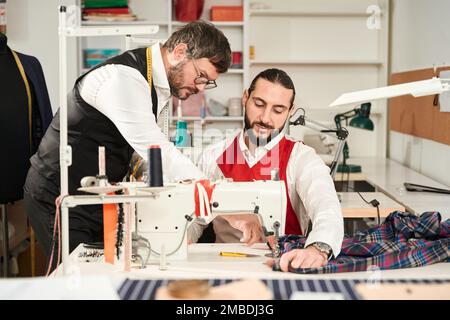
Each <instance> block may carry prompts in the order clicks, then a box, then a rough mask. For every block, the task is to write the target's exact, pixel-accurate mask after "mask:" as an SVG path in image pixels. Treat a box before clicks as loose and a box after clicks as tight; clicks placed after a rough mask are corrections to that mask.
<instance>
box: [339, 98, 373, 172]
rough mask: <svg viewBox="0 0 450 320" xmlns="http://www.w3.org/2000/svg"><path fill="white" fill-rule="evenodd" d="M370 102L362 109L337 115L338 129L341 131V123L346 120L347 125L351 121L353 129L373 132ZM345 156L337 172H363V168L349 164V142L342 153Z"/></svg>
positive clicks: (364, 104) (362, 106) (363, 105)
mask: <svg viewBox="0 0 450 320" xmlns="http://www.w3.org/2000/svg"><path fill="white" fill-rule="evenodd" d="M370 106H371V104H370V102H367V103H363V104H362V105H361V107H360V108H355V109H353V110H350V111H347V112H344V113H340V114H337V115H336V116H335V117H334V122H335V123H336V128H337V129H338V130H339V129H341V127H342V126H341V122H342V121H343V120H345V122H346V125H347V122H348V119H351V120H350V123H349V124H348V125H350V126H351V127H355V128H360V129H364V130H370V131H373V122H372V120H370V118H369V116H370ZM342 152H343V154H344V161H343V163H342V164H340V165H339V166H338V168H337V172H345V173H355V172H361V166H359V165H354V164H347V159H348V158H349V148H348V144H347V142H345V145H344V150H343V151H342Z"/></svg>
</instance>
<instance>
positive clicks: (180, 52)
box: [171, 43, 188, 65]
mask: <svg viewBox="0 0 450 320" xmlns="http://www.w3.org/2000/svg"><path fill="white" fill-rule="evenodd" d="M187 50H188V47H187V45H186V44H185V43H179V44H177V45H176V46H175V48H173V50H172V52H171V58H172V59H171V60H172V61H171V64H172V65H177V64H178V63H180V62H181V61H183V60H184V59H186V57H187Z"/></svg>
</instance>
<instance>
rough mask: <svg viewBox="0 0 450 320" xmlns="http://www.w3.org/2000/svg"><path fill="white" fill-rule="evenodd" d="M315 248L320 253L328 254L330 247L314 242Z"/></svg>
mask: <svg viewBox="0 0 450 320" xmlns="http://www.w3.org/2000/svg"><path fill="white" fill-rule="evenodd" d="M316 246H317V249H319V250H320V251H323V252H327V253H329V252H330V251H331V248H330V246H329V245H327V244H326V243H323V242H316Z"/></svg>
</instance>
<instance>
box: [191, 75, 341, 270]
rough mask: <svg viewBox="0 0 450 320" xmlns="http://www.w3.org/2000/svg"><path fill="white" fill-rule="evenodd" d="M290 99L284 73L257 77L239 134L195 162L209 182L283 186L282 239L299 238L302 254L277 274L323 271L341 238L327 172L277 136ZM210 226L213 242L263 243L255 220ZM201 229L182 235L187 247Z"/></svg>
mask: <svg viewBox="0 0 450 320" xmlns="http://www.w3.org/2000/svg"><path fill="white" fill-rule="evenodd" d="M294 99H295V87H294V84H293V82H292V80H291V78H290V77H289V76H288V75H287V74H286V73H285V72H284V71H282V70H279V69H267V70H264V71H262V72H261V73H259V74H258V75H257V76H256V77H255V78H254V79H253V81H252V83H251V85H250V88H249V89H248V90H246V91H245V92H244V95H243V97H242V105H243V106H244V108H245V128H244V129H243V130H242V131H240V132H239V133H238V134H237V135H235V136H234V137H232V138H231V139H227V140H224V141H220V142H219V143H217V144H214V145H212V146H210V147H208V148H207V149H205V150H204V151H203V153H202V156H201V157H200V161H199V168H201V169H202V170H203V172H204V173H205V174H206V176H207V177H208V178H210V179H217V178H231V179H233V180H234V181H253V180H271V179H272V178H277V177H278V178H279V179H280V180H283V181H284V182H285V186H286V199H287V208H286V213H285V214H286V216H285V234H295V235H305V236H307V240H306V243H305V248H301V249H295V250H291V251H289V252H288V253H286V254H284V255H283V256H282V257H281V259H280V266H281V269H282V270H283V271H288V267H289V264H291V265H292V267H294V268H314V267H320V266H323V265H324V264H326V263H327V261H328V259H329V258H331V257H333V256H334V257H336V256H337V255H338V254H339V252H340V250H341V245H342V240H343V236H344V227H343V218H342V213H341V206H340V203H339V200H338V198H337V195H336V191H335V189H334V185H333V181H332V179H331V176H330V170H329V168H328V167H327V166H326V165H325V163H324V162H323V161H322V159H321V158H320V157H319V156H318V155H317V154H316V153H315V151H314V149H312V148H311V147H308V146H306V145H304V144H303V143H302V142H300V141H296V140H295V139H292V138H291V137H289V136H287V135H285V134H284V132H283V129H284V128H285V126H286V124H287V123H288V121H289V117H290V116H291V115H292V113H293V111H294V109H295V108H294V106H293V103H294ZM211 226H212V227H213V228H212V229H213V231H214V233H215V241H216V242H239V241H240V242H245V243H247V244H248V245H252V244H253V243H255V242H261V241H262V240H263V239H262V229H261V225H260V223H259V221H258V219H257V217H256V216H255V215H245V214H242V215H230V216H219V217H216V218H215V219H214V220H213V222H212V224H211ZM204 228H205V226H204V225H202V224H200V223H195V224H193V225H192V226H191V228H190V229H189V231H188V238H189V239H190V241H194V242H195V241H197V240H198V239H199V237H200V236H201V234H202V232H203V229H204ZM209 231H211V230H209ZM281 232H283V230H282V231H281Z"/></svg>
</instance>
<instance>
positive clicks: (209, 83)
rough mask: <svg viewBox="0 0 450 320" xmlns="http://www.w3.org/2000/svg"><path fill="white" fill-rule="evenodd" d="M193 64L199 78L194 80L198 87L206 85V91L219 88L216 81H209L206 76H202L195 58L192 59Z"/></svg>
mask: <svg viewBox="0 0 450 320" xmlns="http://www.w3.org/2000/svg"><path fill="white" fill-rule="evenodd" d="M191 60H192V64H193V65H194V68H195V71H196V72H197V77H196V78H195V79H194V83H195V84H198V85H205V90H208V89H214V88H217V83H216V81H215V80H209V79H208V78H206V77H205V76H202V74H201V73H200V71H199V70H198V68H197V65H196V64H195V60H194V58H191Z"/></svg>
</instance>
